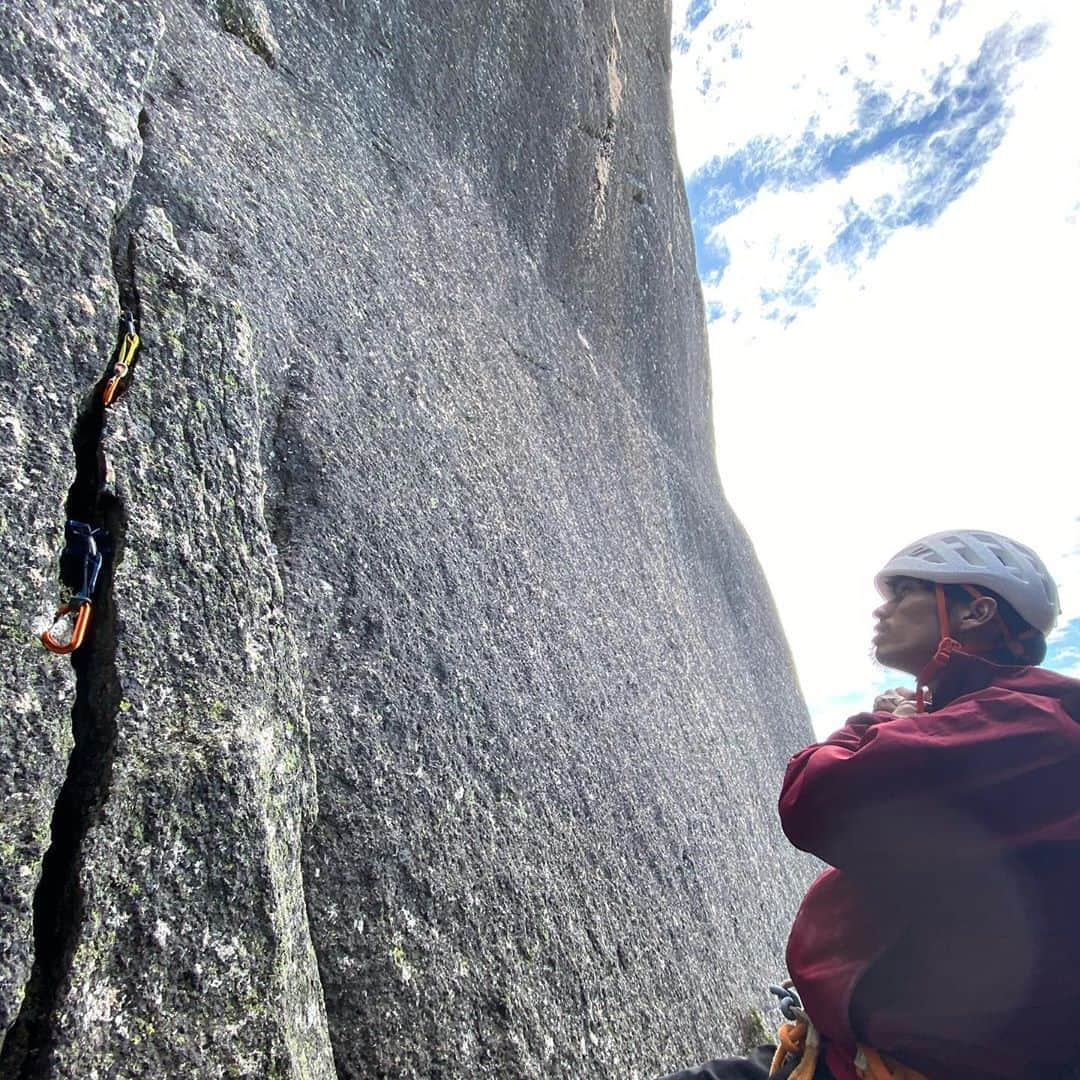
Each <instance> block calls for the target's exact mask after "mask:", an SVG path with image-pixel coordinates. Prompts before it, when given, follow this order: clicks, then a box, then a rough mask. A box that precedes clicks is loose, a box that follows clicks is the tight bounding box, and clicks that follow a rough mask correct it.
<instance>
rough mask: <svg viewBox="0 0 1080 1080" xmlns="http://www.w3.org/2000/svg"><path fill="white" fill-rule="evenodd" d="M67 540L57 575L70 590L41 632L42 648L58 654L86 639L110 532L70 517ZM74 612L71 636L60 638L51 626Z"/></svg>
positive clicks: (76, 646)
mask: <svg viewBox="0 0 1080 1080" xmlns="http://www.w3.org/2000/svg"><path fill="white" fill-rule="evenodd" d="M65 535H66V543H65V544H64V551H63V553H62V554H61V556H60V577H61V579H62V580H63V582H64V584H65V585H67V586H68V588H70V589H71V590H72V592H73V595H72V597H71V599H70V600H69V601H68V602H67V603H66V604H61V605H60V607H59V608H57V611H56V614H55V616H53V623H52V626H50V627H49V629H48V630H46V631H45V632H44V633H43V634H42V635H41V641H42V643H43V644H44V646H45V648H46V649H48V650H49V651H50V652H53V653H56V654H57V655H59V656H64V655H66V654H67V653H72V652H74V651H75V650H76V649H78V648H79V647H80V646H81V645H82V643H83V642H84V641H85V640H86V633H87V631H88V630H89V629H90V619H91V617H92V615H93V608H94V591H95V590H96V589H97V583H98V578H99V577H100V575H101V566H102V563H103V562H104V561H105V555H106V554H107V553H108V551H109V534H108V533H107V532H106V531H105V530H104V529H95V528H94V527H93V526H91V525H87V524H86V523H85V522H83V521H74V520H72V521H69V522H68V523H67V528H66V530H65ZM71 614H74V622H73V625H72V628H71V636H70V637H69V638H68V640H67V641H62V640H59V639H58V638H57V637H56V636H55V634H54V633H53V631H54V630H56V628H57V624H58V623H59V622H60V620H61V619H63V618H64V617H65V616H67V615H71Z"/></svg>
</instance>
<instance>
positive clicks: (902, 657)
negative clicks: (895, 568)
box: [874, 577, 941, 675]
mask: <svg viewBox="0 0 1080 1080" xmlns="http://www.w3.org/2000/svg"><path fill="white" fill-rule="evenodd" d="M889 586H890V590H891V594H892V595H891V596H890V597H889V599H888V600H886V601H885V602H884V603H883V604H882V605H881V606H880V607H878V608H875V609H874V619H875V620H876V625H875V627H874V656H875V658H876V659H877V661H878V662H879V663H881V664H884V665H885V667H890V668H894V669H895V670H897V671H906V672H908V673H909V674H911V675H917V674H918V673H919V672H920V671H921V670H922V669H923V667H925V666H926V664H927V663H928V662H929V660H930V658H931V657H932V656H933V655H934V652H935V651H936V650H937V645H938V641H939V640H940V639H941V628H940V627H939V626H938V614H937V598H936V597H935V595H934V586H933V585H931V584H930V583H929V582H927V581H919V580H917V579H916V578H908V577H897V578H893V579H892V580H891V581H890V582H889Z"/></svg>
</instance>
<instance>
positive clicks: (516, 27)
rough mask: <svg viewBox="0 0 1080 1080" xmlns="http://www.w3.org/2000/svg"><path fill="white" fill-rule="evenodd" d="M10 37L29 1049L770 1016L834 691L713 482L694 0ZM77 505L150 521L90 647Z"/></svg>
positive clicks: (38, 0)
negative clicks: (686, 97)
mask: <svg viewBox="0 0 1080 1080" xmlns="http://www.w3.org/2000/svg"><path fill="white" fill-rule="evenodd" d="M0 40H2V49H0V117H2V123H0V274H2V285H3V287H2V288H0V326H2V328H3V340H4V342H5V346H6V347H5V349H4V350H3V353H2V356H0V373H2V378H3V410H2V415H0V435H2V440H0V472H2V479H3V488H2V491H3V497H2V508H0V515H2V516H0V530H2V532H3V539H4V543H5V549H6V551H7V552H8V557H7V567H6V570H7V581H6V583H5V584H6V588H5V590H4V596H5V599H4V601H3V604H2V606H0V611H2V618H0V633H2V638H3V641H4V644H5V650H6V655H7V657H8V661H7V663H6V664H5V665H4V681H3V707H4V712H3V716H4V724H3V726H2V728H0V766H2V768H0V785H2V798H3V814H2V818H0V1021H2V1026H0V1029H2V1030H6V1037H5V1039H4V1042H3V1048H2V1051H0V1075H3V1076H24V1077H38V1076H42V1077H43V1076H50V1077H51V1076H64V1077H67V1076H72V1077H74V1076H78V1077H84V1078H93V1077H106V1076H108V1077H128V1076H164V1075H175V1076H207V1077H210V1076H251V1077H262V1076H281V1077H326V1076H334V1075H337V1076H342V1077H376V1076H378V1077H407V1076H429V1077H448V1078H449V1077H459V1076H460V1077H464V1076H469V1077H495V1076H499V1077H508V1076H509V1077H586V1076H595V1077H600V1076H609V1075H620V1076H622V1075H625V1076H628V1077H635V1076H636V1077H648V1076H651V1075H655V1074H656V1073H657V1072H660V1071H665V1070H667V1069H670V1068H673V1067H675V1066H677V1065H679V1064H681V1063H685V1062H687V1061H689V1060H691V1059H694V1058H699V1057H701V1056H703V1055H704V1054H707V1053H711V1052H715V1051H716V1050H718V1049H721V1048H723V1047H725V1046H727V1047H730V1046H733V1045H735V1044H737V1043H738V1042H739V1041H740V1040H743V1041H745V1040H746V1039H750V1038H752V1037H753V1036H754V1032H755V1029H756V1027H757V1012H756V1010H757V1008H758V1007H759V1006H761V1005H762V1004H763V997H762V993H761V987H762V985H763V984H764V983H765V982H767V981H768V980H769V979H771V978H773V977H775V975H776V974H777V973H778V972H779V971H780V969H781V962H782V961H781V954H782V945H783V938H784V934H785V929H786V923H787V921H788V920H789V918H790V916H791V913H792V910H793V907H794V904H795V902H796V901H797V899H798V895H799V891H800V887H801V885H802V884H803V883H804V882H805V878H806V874H807V870H808V867H807V866H806V864H805V863H803V862H795V861H791V860H788V859H780V858H778V853H779V852H780V851H781V850H782V838H781V836H780V834H779V831H778V828H777V825H776V823H775V821H774V812H773V805H774V802H775V796H776V792H777V789H778V784H779V776H780V772H781V769H782V767H783V764H784V762H785V760H786V757H787V756H788V755H789V754H790V753H792V752H793V751H794V750H795V749H797V748H798V747H799V746H800V745H801V744H802V743H804V742H805V741H807V740H808V739H809V728H808V724H807V720H806V716H805V712H804V709H803V707H802V705H801V703H800V702H799V699H798V694H797V689H796V687H795V684H794V680H793V677H792V673H791V669H790V663H789V658H788V654H787V651H786V647H785V645H784V643H783V641H782V639H781V637H780V634H779V630H778V627H777V623H776V619H775V616H774V612H773V609H772V604H771V601H770V599H769V597H768V594H767V591H766V589H765V587H764V584H763V581H762V578H761V575H760V572H759V570H758V567H757V565H756V563H755V560H754V556H753V552H752V550H751V548H750V546H749V544H748V542H747V540H746V538H745V536H744V535H743V533H742V532H741V530H740V528H739V526H738V524H737V523H736V522H735V520H734V519H733V517H732V515H731V513H730V511H729V510H728V508H727V507H726V505H725V503H724V500H723V496H722V493H721V489H720V486H719V482H718V480H717V478H716V475H715V465H714V462H713V447H712V437H711V419H710V417H711V406H710V388H709V377H708V365H707V355H706V344H705V338H704V325H703V317H702V307H701V300H700V294H699V289H698V286H697V282H696V278H695V274H694V260H693V252H692V246H691V239H690V231H689V225H688V218H687V209H686V202H685V197H684V194H683V189H682V182H681V178H680V176H679V172H678V168H677V166H676V163H675V158H674V152H673V147H672V129H671V116H670V101H669V94H668V77H669V67H668V56H669V44H668V42H669V12H668V11H667V10H666V8H665V6H664V5H663V4H661V3H655V2H650V0H603V2H599V0H529V2H525V0H500V2H499V3H495V2H494V0H490V2H482V0H468V2H457V3H449V2H446V0H390V2H386V0H378V2H372V3H366V4H344V3H339V2H337V0H275V2H272V3H270V4H269V5H267V6H264V5H263V2H262V0H217V2H216V3H215V2H207V0H190V2H185V0H124V2H119V0H100V2H98V3H95V4H93V5H90V6H86V5H75V4H50V3H46V2H45V0H16V3H15V4H14V5H11V6H9V8H8V9H7V11H6V12H5V15H4V19H3V20H2V22H0ZM121 307H126V308H129V309H131V310H132V311H134V313H135V314H136V316H137V319H138V327H139V333H140V335H141V337H142V339H143V348H142V350H141V352H140V353H139V356H138V362H137V365H136V368H135V372H134V378H133V380H132V382H131V385H130V388H129V389H128V390H127V392H126V393H125V394H124V396H123V397H122V398H121V399H120V400H119V401H118V402H117V403H116V404H114V405H113V406H112V407H111V408H110V409H109V410H107V411H103V410H102V408H101V406H100V390H101V387H102V377H103V375H104V374H105V373H106V372H107V370H108V366H109V359H110V354H111V352H112V350H113V348H114V344H115V341H116V317H117V314H118V312H119V310H120V308H121ZM721 392H722V388H721ZM731 407H733V408H737V407H739V403H738V402H733V403H731ZM67 517H74V518H78V519H79V520H90V521H91V522H92V523H94V524H97V525H104V526H106V527H107V528H108V530H109V532H110V533H111V535H112V539H113V544H114V546H115V551H114V554H113V555H112V557H111V559H110V560H109V561H108V562H107V564H106V569H105V572H104V575H103V579H102V582H101V584H100V586H99V590H98V593H97V602H96V604H95V613H94V621H93V628H92V633H91V638H90V641H89V642H88V644H87V645H85V646H84V647H83V648H82V649H81V650H79V651H78V652H76V653H75V654H74V660H73V662H71V663H69V662H68V661H66V660H63V659H58V658H54V657H51V656H49V655H48V654H47V653H45V652H44V650H43V649H42V648H41V646H40V644H39V643H38V641H37V638H36V632H37V631H38V630H40V629H41V626H42V625H47V624H48V622H49V616H50V615H51V612H52V609H53V606H54V605H55V603H56V600H57V598H58V596H59V592H58V590H59V582H58V561H57V560H58V553H59V551H60V549H61V547H62V545H63V533H64V522H65V518H67Z"/></svg>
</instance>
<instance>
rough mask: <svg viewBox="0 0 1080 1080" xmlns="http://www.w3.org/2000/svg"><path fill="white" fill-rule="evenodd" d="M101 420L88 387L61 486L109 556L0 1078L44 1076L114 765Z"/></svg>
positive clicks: (109, 498)
mask: <svg viewBox="0 0 1080 1080" xmlns="http://www.w3.org/2000/svg"><path fill="white" fill-rule="evenodd" d="M104 423H105V416H104V409H103V408H102V405H101V395H100V393H98V392H97V391H96V390H95V392H94V394H93V396H92V398H91V400H90V402H89V403H88V404H87V405H86V406H85V407H84V409H83V411H82V413H81V414H80V416H79V418H78V421H77V422H76V425H75V433H74V437H73V440H72V442H73V446H74V450H75V482H74V483H73V484H72V485H71V489H70V491H69V492H68V499H67V514H68V517H69V518H75V519H77V520H80V521H92V522H94V523H100V524H102V525H104V526H105V528H106V529H107V530H108V532H109V535H110V538H111V544H112V554H111V555H109V556H107V557H106V559H105V563H104V565H103V567H102V571H101V578H100V580H99V583H98V588H97V592H96V594H95V600H94V614H93V622H92V623H91V627H90V632H89V635H88V638H87V642H86V644H85V645H83V647H82V648H81V649H79V650H78V651H77V652H75V653H73V654H72V665H73V666H74V668H75V679H76V690H75V705H74V708H73V710H72V718H71V723H72V731H73V735H74V741H75V745H74V748H73V750H72V753H71V757H70V759H69V760H68V769H67V776H66V778H65V780H64V784H63V786H62V787H61V789H60V794H59V797H58V798H57V802H56V806H55V807H54V809H53V818H52V831H51V841H50V845H49V849H48V851H47V852H46V853H45V857H44V859H43V860H42V865H41V878H40V880H39V882H38V887H37V889H36V891H35V893H34V964H33V968H32V970H31V973H30V979H29V982H28V984H27V987H26V992H25V994H24V996H23V1002H22V1006H21V1007H20V1009H19V1015H18V1016H17V1018H16V1020H15V1023H14V1024H13V1025H12V1027H11V1028H10V1029H9V1031H8V1033H7V1036H6V1038H5V1039H4V1044H3V1048H2V1049H0V1077H3V1078H4V1080H13V1078H16V1077H17V1078H20V1080H35V1078H37V1077H43V1076H45V1075H47V1074H48V1061H49V1050H50V1046H51V1040H52V1023H51V1021H52V1016H53V1013H54V1011H55V1008H56V1003H57V1000H58V996H59V994H60V992H61V990H62V988H63V985H64V982H65V980H66V978H67V973H68V970H69V968H70V964H71V958H72V955H73V954H74V950H75V946H76V944H77V941H78V936H79V928H80V927H81V925H82V922H83V919H84V917H85V914H86V912H85V904H84V896H83V893H82V888H81V885H80V882H79V869H80V864H81V856H82V847H83V842H84V840H85V838H86V835H87V833H88V831H89V829H90V826H91V824H92V823H93V822H94V821H95V820H96V818H97V816H98V814H99V812H100V809H101V806H102V804H103V803H104V801H105V799H106V798H107V797H108V790H109V780H110V776H111V773H112V761H113V754H114V750H115V744H116V730H117V729H116V716H117V713H118V711H119V706H120V680H119V676H118V674H117V670H116V611H115V607H114V604H113V598H112V582H113V574H114V570H115V567H116V565H117V563H118V562H119V560H120V558H121V556H122V553H123V542H124V533H125V524H126V523H125V516H124V508H123V505H122V503H121V501H120V500H119V499H118V498H117V497H116V496H115V495H114V494H112V493H111V492H108V491H106V490H105V486H104V479H105V475H104V456H103V452H102V446H101V440H102V433H103V430H104Z"/></svg>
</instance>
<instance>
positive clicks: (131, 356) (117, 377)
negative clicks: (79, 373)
mask: <svg viewBox="0 0 1080 1080" xmlns="http://www.w3.org/2000/svg"><path fill="white" fill-rule="evenodd" d="M120 333H121V335H122V336H121V338H120V344H119V345H117V347H116V362H115V363H114V364H113V373H112V375H111V377H110V378H109V381H108V382H107V383H106V384H105V389H104V390H103V391H102V394H101V404H102V405H104V406H105V408H108V407H109V406H110V405H111V404H112V403H113V402H114V401H115V400H116V399H117V397H118V396H119V395H120V394H121V393H122V391H123V390H126V389H127V380H128V378H129V376H130V375H131V365H132V364H133V363H134V362H135V353H136V352H137V351H138V348H139V335H138V334H137V333H136V332H135V316H134V315H133V314H132V313H131V312H130V311H122V312H121V313H120Z"/></svg>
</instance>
